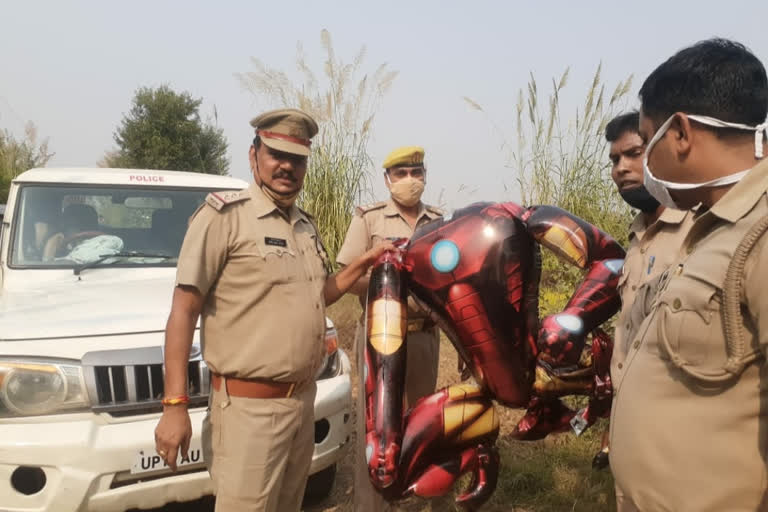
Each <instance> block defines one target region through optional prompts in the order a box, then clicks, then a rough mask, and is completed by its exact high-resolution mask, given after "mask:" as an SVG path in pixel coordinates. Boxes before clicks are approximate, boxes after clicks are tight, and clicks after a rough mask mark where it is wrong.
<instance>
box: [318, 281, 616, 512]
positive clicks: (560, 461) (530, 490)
mask: <svg viewBox="0 0 768 512" xmlns="http://www.w3.org/2000/svg"><path fill="white" fill-rule="evenodd" d="M359 314H360V307H359V305H358V304H357V300H356V299H355V298H353V297H350V296H347V297H345V298H344V299H342V300H341V301H339V303H337V304H335V305H334V306H332V307H331V308H330V309H329V311H328V316H330V317H331V318H332V319H333V321H334V323H335V324H336V327H337V329H338V330H339V337H340V343H341V346H342V348H344V349H345V350H346V351H347V352H348V353H349V354H350V355H352V353H353V352H352V340H353V336H354V328H355V320H356V318H357V317H358V315H359ZM456 360H457V356H456V352H455V351H454V350H453V348H452V347H451V345H450V342H449V341H448V340H446V339H443V341H442V344H441V347H440V373H439V378H438V387H443V386H446V385H449V384H451V383H456V382H458V375H457V372H456V362H457V361H456ZM353 371H355V372H356V369H354V368H353ZM355 375H356V373H355ZM354 392H356V389H355V390H354ZM499 412H500V414H501V417H502V430H501V436H500V439H499V442H498V446H499V449H500V452H501V458H502V470H501V475H500V478H499V485H498V488H497V490H496V493H495V494H494V496H493V498H492V499H491V500H490V501H489V502H488V504H487V505H486V506H485V507H483V510H487V511H493V512H498V511H516V512H550V511H551V512H560V511H584V512H587V511H589V512H603V511H606V512H607V511H613V510H615V504H614V503H615V502H614V494H613V480H612V478H611V475H610V472H609V471H599V472H596V471H593V470H592V466H591V464H592V457H593V456H594V454H595V453H596V452H597V450H598V449H599V445H600V436H601V434H602V432H603V430H604V428H605V425H603V424H598V425H597V426H596V427H594V428H593V429H591V430H588V431H587V432H586V433H585V434H584V435H583V436H582V437H580V438H576V437H575V436H574V435H572V434H562V435H558V436H552V437H551V438H548V439H545V440H543V441H537V442H520V441H515V440H513V439H511V437H510V436H509V432H510V431H511V430H512V428H513V427H514V426H515V424H516V422H517V420H518V419H519V418H520V416H521V414H522V411H519V410H510V409H503V408H499ZM350 444H351V445H354V443H350ZM345 459H346V462H345V463H344V464H342V466H341V467H340V468H339V475H338V480H337V484H336V488H335V490H334V493H333V494H332V495H331V496H330V497H329V498H328V499H326V500H325V501H323V502H322V503H320V504H318V505H316V506H313V507H311V508H308V509H307V512H332V511H333V512H341V511H344V512H346V511H352V505H351V501H352V495H353V492H354V489H353V487H352V473H351V465H350V463H349V459H351V457H346V458H345ZM400 510H406V511H409V512H426V511H441V512H442V511H453V510H459V509H458V508H456V507H455V506H454V504H453V499H452V497H446V498H442V499H437V500H432V501H425V500H412V501H409V502H408V503H404V504H402V505H401V506H400Z"/></svg>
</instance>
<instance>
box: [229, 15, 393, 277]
mask: <svg viewBox="0 0 768 512" xmlns="http://www.w3.org/2000/svg"><path fill="white" fill-rule="evenodd" d="M320 41H321V44H322V46H323V50H324V52H325V57H326V60H325V62H324V66H323V73H322V75H321V81H318V75H317V74H316V73H315V72H314V71H312V69H311V68H310V66H309V65H308V64H307V62H306V59H305V56H304V52H303V50H302V46H301V44H299V45H298V48H297V58H296V68H297V71H298V73H299V74H300V76H301V77H302V79H301V80H298V81H294V80H292V79H291V78H290V77H289V76H288V75H287V74H286V73H285V72H283V71H280V70H277V69H272V68H269V67H267V66H266V65H265V64H264V63H262V62H261V61H260V60H259V59H257V58H255V57H253V58H251V61H252V63H253V67H254V68H255V69H254V70H253V71H250V72H247V73H236V74H235V76H236V78H237V79H238V80H239V81H240V83H241V84H242V86H243V88H244V89H245V90H246V91H248V92H250V93H251V94H253V95H254V96H255V97H256V98H257V99H258V100H262V101H263V102H264V103H266V104H268V105H270V106H275V107H278V106H279V107H297V108H300V109H302V110H304V111H305V112H307V113H309V114H310V115H311V116H312V117H314V118H315V120H316V121H317V122H318V125H319V128H320V131H319V133H318V134H317V135H316V136H315V138H314V139H313V140H312V155H311V156H310V158H309V168H308V172H307V177H306V178H305V181H304V189H303V190H302V193H301V196H300V197H299V204H300V205H301V207H302V208H304V209H306V210H307V211H309V212H310V213H312V215H314V216H315V218H316V219H317V224H318V228H319V229H320V234H321V236H322V238H323V241H324V243H325V245H326V247H327V249H328V252H329V256H330V257H331V260H332V262H333V263H334V265H335V261H336V253H337V252H338V250H339V249H340V248H341V244H342V243H343V242H344V235H345V234H346V232H347V227H348V226H349V222H350V220H351V218H352V208H353V206H354V205H355V204H359V203H360V202H361V199H362V198H364V197H365V199H368V197H366V195H367V194H370V182H369V175H368V168H369V167H370V165H371V163H372V161H371V158H370V156H369V154H368V140H369V138H370V134H371V127H372V126H373V120H374V117H375V114H376V111H377V110H378V107H379V105H380V103H381V100H382V98H383V96H384V94H386V92H387V91H388V90H389V88H390V87H391V85H392V83H393V81H394V80H395V78H396V77H397V72H396V71H390V70H389V69H388V68H387V64H386V63H385V64H382V65H380V66H379V67H378V68H377V69H376V70H375V71H374V72H373V73H371V74H363V76H362V78H358V77H359V75H360V73H361V69H362V66H363V61H364V60H365V47H362V48H361V49H360V51H359V52H358V53H357V55H356V56H355V58H354V59H353V60H352V62H351V63H348V64H345V63H344V62H343V61H342V60H341V59H339V58H337V57H336V54H335V52H334V49H333V44H332V42H331V35H330V33H329V32H328V31H327V30H323V31H322V32H321V33H320Z"/></svg>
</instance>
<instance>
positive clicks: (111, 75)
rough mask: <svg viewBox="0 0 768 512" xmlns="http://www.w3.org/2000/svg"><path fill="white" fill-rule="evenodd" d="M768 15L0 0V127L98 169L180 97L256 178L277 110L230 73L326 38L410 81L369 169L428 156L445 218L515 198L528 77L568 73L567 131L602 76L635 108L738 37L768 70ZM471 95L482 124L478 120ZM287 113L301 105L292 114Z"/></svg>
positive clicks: (741, 7)
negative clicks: (658, 71)
mask: <svg viewBox="0 0 768 512" xmlns="http://www.w3.org/2000/svg"><path fill="white" fill-rule="evenodd" d="M766 20H768V2H765V1H764V0H763V1H742V2H733V3H723V2H711V3H709V2H703V1H689V2H668V1H655V0H654V1H646V2H615V1H614V2H606V1H594V2H587V1H584V2H570V1H569V2H566V1H562V2H560V1H550V2H543V1H540V2H533V1H530V2H511V1H480V0H478V1H476V2H471V3H470V2H466V1H449V0H445V1H426V0H425V1H418V2H416V1H410V2H404V1H399V0H392V1H387V2H368V1H364V0H357V1H331V0H326V1H322V2H321V1H304V0H292V1H290V2H258V1H256V2H254V1H251V2H244V1H243V2H241V1H234V0H232V1H227V2H223V1H222V2H210V1H208V2H204V1H194V0H188V1H183V2H182V1H176V0H165V1H162V2H161V1H147V0H133V1H131V2H120V3H118V2H109V1H103V0H102V1H85V0H82V1H76V0H72V1H66V2H63V1H49V2H40V1H34V0H13V1H12V0H0V129H8V130H11V132H13V133H14V134H16V135H21V134H22V133H23V127H24V125H25V123H26V122H27V121H32V122H34V123H35V125H36V126H37V128H38V131H39V133H40V135H41V136H43V137H47V138H48V139H49V144H50V149H52V150H53V151H54V152H55V156H54V157H53V159H52V160H51V161H50V162H49V164H48V165H49V166H85V167H91V166H95V165H96V163H97V162H98V161H99V160H100V159H101V158H102V157H103V155H104V153H105V151H107V150H110V149H114V147H115V144H114V140H113V133H114V130H115V128H116V127H117V126H118V124H119V122H120V120H121V119H122V117H123V115H124V113H125V112H127V111H128V110H129V108H130V102H131V99H132V97H133V94H134V92H135V91H136V89H137V88H139V87H143V86H158V85H162V84H168V85H170V86H171V87H172V88H173V89H175V90H177V91H189V92H190V93H191V94H192V95H193V96H195V97H200V98H202V99H203V105H202V109H201V110H202V113H203V114H204V115H209V114H211V113H212V112H213V108H214V106H215V109H216V112H217V116H218V125H219V126H220V127H221V128H222V129H223V130H224V134H225V135H226V137H227V139H228V142H229V156H230V160H231V164H230V173H231V174H232V175H233V176H236V177H239V178H243V179H247V180H250V179H251V178H250V174H249V169H248V163H247V150H248V146H249V144H250V141H251V139H252V138H253V129H252V128H251V127H250V125H249V124H248V123H249V120H250V119H251V118H252V117H254V116H255V115H257V114H258V113H260V112H261V111H263V110H266V109H268V108H271V107H273V106H274V105H273V104H271V103H268V102H266V101H265V100H264V99H263V98H261V99H260V98H256V97H254V96H253V95H251V94H250V93H248V92H247V91H245V90H244V89H243V88H242V87H241V85H240V83H239V82H238V80H237V79H236V78H235V73H242V72H248V71H250V70H252V69H253V68H252V65H251V61H250V58H251V57H257V58H258V59H260V60H261V61H262V62H264V63H265V64H266V65H267V66H270V67H273V68H278V69H283V70H285V71H286V72H291V71H292V70H293V69H294V66H295V64H294V63H295V57H296V46H297V43H299V42H301V43H302V45H303V47H304V50H305V52H306V54H307V56H308V58H307V60H308V63H309V64H310V66H311V67H313V68H314V69H316V70H317V71H318V72H320V70H321V66H322V61H323V58H322V57H323V54H322V50H321V45H320V32H321V30H323V29H327V30H329V31H330V33H331V36H332V39H333V44H334V47H335V50H336V54H337V55H338V56H339V57H340V58H341V59H342V60H344V61H350V60H352V59H353V58H354V56H355V55H356V53H357V52H358V50H359V49H360V48H361V46H365V47H366V50H367V53H366V60H365V63H364V65H363V69H364V70H366V71H370V72H372V71H373V70H375V69H376V68H377V67H378V66H379V65H380V64H382V63H385V62H386V63H387V64H388V67H389V68H390V69H393V70H397V71H398V72H399V75H398V77H397V79H396V80H395V82H394V84H393V86H392V88H391V89H390V91H389V92H388V93H387V95H386V96H385V97H384V98H383V101H382V103H381V105H380V109H379V111H378V113H377V115H376V118H375V122H374V125H373V131H372V139H371V142H370V145H369V152H370V154H371V156H372V158H373V162H374V165H373V166H372V168H371V169H370V172H371V175H372V177H373V182H374V184H375V188H374V193H375V195H376V196H377V198H379V199H384V198H385V197H386V189H385V188H384V186H383V179H382V174H381V173H382V169H381V168H380V165H381V162H382V161H383V159H384V157H385V156H386V154H387V153H388V152H389V151H390V150H392V149H394V148H395V147H397V146H401V145H421V146H423V147H424V148H425V149H426V164H427V168H428V183H427V191H426V193H425V200H426V201H427V202H432V203H438V202H439V203H441V204H442V205H444V206H447V207H449V208H455V207H459V206H462V205H465V204H468V203H469V202H472V201H480V200H487V201H501V200H516V199H517V191H516V185H515V175H514V173H513V171H512V170H511V169H510V168H509V167H508V166H507V157H506V153H505V152H504V151H503V150H502V149H501V144H502V142H503V140H504V138H505V137H506V138H507V139H508V140H514V125H513V119H514V113H515V104H516V101H517V92H518V90H519V89H521V88H524V87H526V84H527V81H528V79H529V76H530V75H531V74H532V75H533V76H534V77H535V78H536V80H537V82H538V84H539V86H540V88H541V89H542V91H543V92H544V93H546V94H548V93H549V89H548V88H547V84H549V83H551V80H552V78H553V77H559V76H560V75H561V74H562V72H563V71H564V70H565V69H566V68H570V79H569V83H568V85H567V86H566V89H565V91H564V93H563V97H562V112H563V114H562V115H563V117H564V118H571V117H574V116H575V112H576V109H577V107H578V106H579V104H580V102H581V101H583V98H584V97H585V95H586V91H587V90H588V88H589V85H590V82H591V79H592V76H593V75H594V72H595V70H596V68H597V66H598V65H599V64H600V63H602V66H603V80H604V82H605V84H606V86H607V89H609V90H613V87H615V85H616V84H617V83H618V82H619V81H621V80H624V79H626V78H627V77H629V76H630V75H633V76H634V82H633V88H632V92H631V94H630V95H629V97H628V99H627V104H626V107H627V108H629V107H636V106H637V103H638V102H637V90H638V89H639V86H640V85H641V84H642V81H643V79H644V78H645V77H646V76H647V75H648V74H649V73H650V72H651V71H653V69H654V68H655V67H656V66H657V65H659V64H660V63H661V62H663V61H664V60H665V59H667V58H668V57H669V56H671V55H672V54H673V53H675V52H676V51H677V50H679V49H681V48H684V47H685V46H688V45H690V44H693V43H695V42H696V41H699V40H701V39H706V38H709V37H713V36H720V37H728V38H732V39H735V40H738V41H740V42H742V43H744V44H745V45H747V46H748V47H749V48H750V49H751V50H752V51H753V52H754V53H755V54H756V55H757V56H758V58H760V59H761V60H762V61H763V62H764V63H768V37H766V36H765V27H766V23H768V22H767V21H766ZM464 96H467V97H470V98H472V99H473V100H475V101H477V102H478V103H479V104H481V105H482V106H483V109H484V111H485V112H486V114H483V113H480V112H478V111H477V110H474V109H472V108H471V107H470V106H469V105H468V104H467V103H466V102H465V101H464V100H463V99H462V98H463V97H464ZM289 106H290V105H289Z"/></svg>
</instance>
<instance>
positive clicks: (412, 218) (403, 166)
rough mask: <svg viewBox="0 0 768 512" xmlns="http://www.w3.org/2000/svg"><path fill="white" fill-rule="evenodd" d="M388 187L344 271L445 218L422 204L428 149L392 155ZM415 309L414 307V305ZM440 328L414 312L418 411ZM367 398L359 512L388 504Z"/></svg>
mask: <svg viewBox="0 0 768 512" xmlns="http://www.w3.org/2000/svg"><path fill="white" fill-rule="evenodd" d="M383 167H384V169H385V172H384V182H385V184H386V186H387V188H388V189H389V191H390V194H391V197H390V199H389V200H387V201H382V202H380V203H376V204H373V205H369V206H362V207H358V208H356V211H355V216H354V217H353V218H352V222H351V223H350V225H349V230H348V231H347V236H346V238H345V239H344V244H343V245H342V247H341V249H340V250H339V254H338V256H337V257H336V261H338V262H339V263H340V264H341V265H346V264H348V263H350V262H352V261H354V260H355V258H357V257H358V255H360V254H363V253H364V252H365V251H367V250H369V249H370V248H372V247H374V246H376V245H378V244H379V243H381V242H382V241H384V240H386V239H387V238H410V237H411V235H413V232H414V230H415V229H416V228H417V227H419V226H421V225H423V224H426V223H427V222H430V221H432V220H435V219H437V218H439V217H440V216H442V211H440V210H439V209H438V208H435V207H434V206H429V205H426V204H424V203H422V202H421V195H422V193H423V192H424V185H425V184H426V177H427V169H426V167H425V166H424V149H422V148H421V147H418V146H407V147H402V148H398V149H396V150H394V151H392V152H391V153H390V154H389V155H388V156H387V158H386V159H385V160H384V165H383ZM367 290H368V277H367V276H365V277H363V278H361V279H360V280H359V281H358V282H357V283H356V284H355V285H354V286H353V287H352V289H351V290H350V292H351V293H355V294H357V295H359V296H360V297H361V300H362V298H364V297H365V294H366V293H367ZM409 304H410V301H409ZM438 334H439V332H438V329H437V328H436V327H435V326H434V324H433V323H432V322H431V321H430V320H429V319H428V318H426V317H425V316H424V315H423V314H420V313H419V312H418V311H417V310H415V309H410V308H409V311H408V360H407V363H406V376H405V381H406V382H405V394H406V397H405V399H406V401H407V403H408V404H409V405H413V404H414V403H415V402H416V400H418V399H419V398H421V397H423V396H426V395H429V394H431V393H433V392H434V391H435V385H436V384H437V366H438V359H439V348H440V337H439V335H438ZM355 338H356V352H357V360H358V366H357V367H358V368H362V360H361V357H362V354H363V353H364V349H363V347H364V346H365V333H364V332H363V329H362V322H360V321H359V322H358V325H357V330H356V335H355ZM363 407H364V406H363V394H362V393H360V392H358V401H357V446H356V460H355V507H354V509H355V510H365V511H371V512H375V511H377V510H384V501H383V499H382V498H381V497H380V496H379V495H378V494H377V493H376V492H375V491H374V490H373V487H372V486H371V483H370V480H369V478H368V472H367V463H366V460H365V458H364V453H365V425H364V423H363V422H364V418H365V415H364V414H363Z"/></svg>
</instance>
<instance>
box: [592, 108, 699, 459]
mask: <svg viewBox="0 0 768 512" xmlns="http://www.w3.org/2000/svg"><path fill="white" fill-rule="evenodd" d="M639 121H640V114H639V113H638V112H636V111H635V112H629V113H626V114H622V115H620V116H617V117H615V118H614V119H612V120H611V122H609V123H608V124H607V125H606V127H605V138H606V140H607V141H608V142H609V144H610V149H609V153H608V156H609V158H610V160H611V178H612V179H613V181H614V183H616V188H617V189H618V191H619V194H620V195H621V197H622V199H624V201H625V202H626V203H627V204H628V205H629V206H631V207H632V208H634V209H637V210H639V212H638V214H637V215H636V216H635V218H634V220H633V221H632V224H630V227H629V231H630V233H629V248H628V250H627V255H626V257H625V258H624V268H623V270H622V274H621V277H620V278H619V293H620V295H621V311H620V312H619V316H618V321H617V323H616V331H615V334H614V348H613V357H612V359H611V365H612V368H615V367H616V366H617V365H619V364H623V361H624V358H625V357H626V354H627V331H629V329H630V328H631V327H632V326H631V322H630V319H629V310H630V308H631V307H632V303H633V302H634V301H635V295H636V294H637V290H638V289H640V288H642V286H643V285H644V284H645V283H647V282H648V281H650V280H652V279H653V278H655V277H656V276H658V275H659V274H661V272H663V271H664V270H666V269H667V267H669V266H670V265H671V264H672V262H673V260H674V259H675V257H676V255H677V248H678V247H680V245H681V244H682V243H683V240H684V239H685V236H686V235H687V234H688V231H689V230H690V228H691V225H692V224H693V213H691V212H688V211H682V210H677V209H675V208H665V207H664V206H662V205H661V204H659V202H658V201H657V200H656V199H655V198H654V197H653V196H652V195H651V194H649V193H648V190H646V188H645V186H644V185H643V153H644V152H645V144H644V143H643V139H642V138H640V133H639V127H638V125H639ZM603 445H604V446H603V449H602V451H601V452H600V453H599V454H598V456H597V457H596V459H595V466H597V467H604V466H606V465H607V464H608V432H606V435H605V436H604V439H603Z"/></svg>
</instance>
